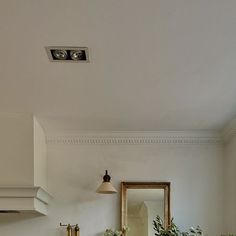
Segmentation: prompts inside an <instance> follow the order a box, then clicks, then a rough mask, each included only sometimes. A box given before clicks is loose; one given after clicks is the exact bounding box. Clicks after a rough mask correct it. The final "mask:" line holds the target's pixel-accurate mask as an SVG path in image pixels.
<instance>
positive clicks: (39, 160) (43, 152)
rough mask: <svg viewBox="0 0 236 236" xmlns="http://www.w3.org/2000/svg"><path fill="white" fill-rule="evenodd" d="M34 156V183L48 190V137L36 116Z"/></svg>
mask: <svg viewBox="0 0 236 236" xmlns="http://www.w3.org/2000/svg"><path fill="white" fill-rule="evenodd" d="M32 158H33V160H34V185H35V186H40V187H41V188H43V189H44V190H47V188H48V182H47V145H46V137H45V133H44V130H43V129H42V127H41V126H40V125H39V123H38V121H37V120H36V118H34V156H33V157H32Z"/></svg>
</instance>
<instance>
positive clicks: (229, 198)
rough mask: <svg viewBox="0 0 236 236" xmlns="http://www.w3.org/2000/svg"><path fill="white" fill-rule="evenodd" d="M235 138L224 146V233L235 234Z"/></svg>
mask: <svg viewBox="0 0 236 236" xmlns="http://www.w3.org/2000/svg"><path fill="white" fill-rule="evenodd" d="M235 168H236V136H234V137H233V138H232V139H231V140H230V141H229V142H228V143H227V144H226V146H225V195H224V196H225V198H224V204H225V206H226V208H225V211H224V216H225V217H224V219H225V232H228V233H234V234H235V233H236V223H235V219H236V183H235V180H236V170H235Z"/></svg>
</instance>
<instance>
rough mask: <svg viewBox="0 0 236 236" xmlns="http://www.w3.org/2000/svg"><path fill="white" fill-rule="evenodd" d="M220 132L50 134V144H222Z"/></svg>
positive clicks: (48, 142)
mask: <svg viewBox="0 0 236 236" xmlns="http://www.w3.org/2000/svg"><path fill="white" fill-rule="evenodd" d="M221 141H222V139H221V136H220V134H219V133H218V132H211V131H198V132H194V131H193V132H97V133H91V132H83V133H73V134H69V133H67V134H49V135H48V136H47V144H49V145H56V144H60V145H155V144H220V143H221Z"/></svg>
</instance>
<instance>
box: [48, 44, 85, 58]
mask: <svg viewBox="0 0 236 236" xmlns="http://www.w3.org/2000/svg"><path fill="white" fill-rule="evenodd" d="M46 51H47V54H48V58H49V60H50V61H52V62H89V57H88V48H87V47H61V46H55V47H54V46H53V47H51V46H50V47H46Z"/></svg>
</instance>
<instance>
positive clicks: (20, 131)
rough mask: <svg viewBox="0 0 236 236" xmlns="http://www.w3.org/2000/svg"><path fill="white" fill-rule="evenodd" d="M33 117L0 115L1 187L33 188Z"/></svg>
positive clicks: (28, 115)
mask: <svg viewBox="0 0 236 236" xmlns="http://www.w3.org/2000/svg"><path fill="white" fill-rule="evenodd" d="M33 153H34V150H33V116H32V115H31V114H25V113H24V114H22V113H14V114H6V113H5V114H4V113H1V114H0V160H1V162H0V186H33V185H34V168H33V165H34V163H33Z"/></svg>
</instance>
